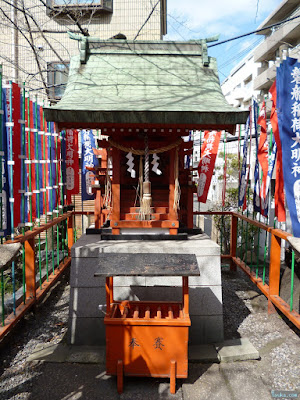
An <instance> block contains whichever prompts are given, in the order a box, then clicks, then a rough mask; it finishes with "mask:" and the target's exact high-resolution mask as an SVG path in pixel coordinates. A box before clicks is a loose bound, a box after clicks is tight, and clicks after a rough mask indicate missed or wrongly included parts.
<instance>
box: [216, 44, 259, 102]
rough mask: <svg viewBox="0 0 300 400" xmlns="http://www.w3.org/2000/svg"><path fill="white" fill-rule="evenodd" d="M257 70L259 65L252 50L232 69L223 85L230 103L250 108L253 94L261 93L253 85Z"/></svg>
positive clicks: (224, 92)
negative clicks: (255, 61)
mask: <svg viewBox="0 0 300 400" xmlns="http://www.w3.org/2000/svg"><path fill="white" fill-rule="evenodd" d="M257 72H258V65H256V64H255V63H254V58H253V52H251V53H250V54H248V55H247V57H245V58H244V59H243V60H242V61H241V62H240V63H239V64H238V65H237V66H235V67H234V68H233V69H232V71H231V72H230V74H229V76H228V77H227V78H226V79H225V80H224V82H223V83H222V85H221V88H222V91H223V94H224V96H225V98H226V100H227V101H228V103H229V104H231V105H232V106H234V107H238V108H240V109H242V110H248V109H249V106H250V103H251V98H252V96H255V97H256V96H257V95H258V94H259V92H258V91H255V90H254V87H253V82H254V79H255V78H256V76H257Z"/></svg>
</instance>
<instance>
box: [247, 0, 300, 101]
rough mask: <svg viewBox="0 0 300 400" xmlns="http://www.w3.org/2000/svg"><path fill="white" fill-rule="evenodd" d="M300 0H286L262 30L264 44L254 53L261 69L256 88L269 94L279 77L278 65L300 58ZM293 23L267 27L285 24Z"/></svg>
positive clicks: (268, 19)
mask: <svg viewBox="0 0 300 400" xmlns="http://www.w3.org/2000/svg"><path fill="white" fill-rule="evenodd" d="M299 4H300V3H299V0H284V1H282V2H281V3H280V5H279V6H278V7H277V8H276V9H275V10H274V12H273V13H272V14H270V15H269V17H268V18H267V19H266V20H265V21H264V22H263V23H262V24H261V25H260V26H259V27H258V29H264V28H266V29H264V30H263V31H262V32H259V34H260V35H264V37H265V38H264V41H263V42H262V43H261V44H260V45H259V46H257V48H256V49H255V51H254V62H255V63H259V65H260V68H259V69H258V74H257V76H256V78H255V80H254V89H255V90H259V91H260V92H261V94H262V95H264V94H267V93H268V90H269V89H270V87H271V86H272V83H273V82H274V80H275V78H276V64H278V63H279V62H280V60H281V59H282V58H285V57H286V56H289V57H293V58H300V17H299V18H295V17H297V16H300V5H299ZM288 19H292V20H291V21H289V22H286V23H284V24H281V25H278V26H275V27H273V28H267V27H268V26H270V25H273V24H277V23H279V22H281V21H284V20H288Z"/></svg>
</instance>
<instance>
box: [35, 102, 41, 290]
mask: <svg viewBox="0 0 300 400" xmlns="http://www.w3.org/2000/svg"><path fill="white" fill-rule="evenodd" d="M34 109H35V115H34V133H35V157H34V158H35V173H36V213H37V219H36V220H37V223H38V226H39V227H40V226H41V219H40V218H41V214H40V171H39V169H40V168H39V162H40V160H39V133H38V104H37V96H36V97H35V105H34ZM38 246H39V274H40V288H41V287H42V261H41V259H42V257H41V235H40V234H39V235H38Z"/></svg>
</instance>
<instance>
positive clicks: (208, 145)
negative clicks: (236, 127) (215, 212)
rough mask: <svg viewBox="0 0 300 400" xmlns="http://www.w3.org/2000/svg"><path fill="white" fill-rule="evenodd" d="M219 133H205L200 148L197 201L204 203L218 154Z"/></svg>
mask: <svg viewBox="0 0 300 400" xmlns="http://www.w3.org/2000/svg"><path fill="white" fill-rule="evenodd" d="M220 138H221V132H217V131H211V132H209V131H205V133H204V141H203V145H202V148H201V159H200V162H199V165H198V174H199V179H198V189H197V194H198V201H199V202H202V203H206V200H207V195H208V190H209V187H210V182H211V178H212V175H213V171H214V167H215V162H216V157H217V153H218V148H219V143H220Z"/></svg>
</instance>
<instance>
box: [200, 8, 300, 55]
mask: <svg viewBox="0 0 300 400" xmlns="http://www.w3.org/2000/svg"><path fill="white" fill-rule="evenodd" d="M296 18H300V15H296V17H293V18H289V19H285V20H283V21H280V22H276V24H272V25H268V26H266V27H265V28H261V29H257V30H256V31H252V32H248V33H244V34H243V35H239V36H235V37H233V38H231V39H226V40H222V41H221V42H218V43H214V44H209V45H208V46H207V47H215V46H219V45H220V44H224V43H228V42H232V41H233V40H237V39H241V38H243V37H246V36H250V35H253V34H254V33H259V32H263V31H266V30H267V29H271V28H274V27H275V26H279V25H282V24H285V23H286V22H290V21H293V20H294V19H296Z"/></svg>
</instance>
